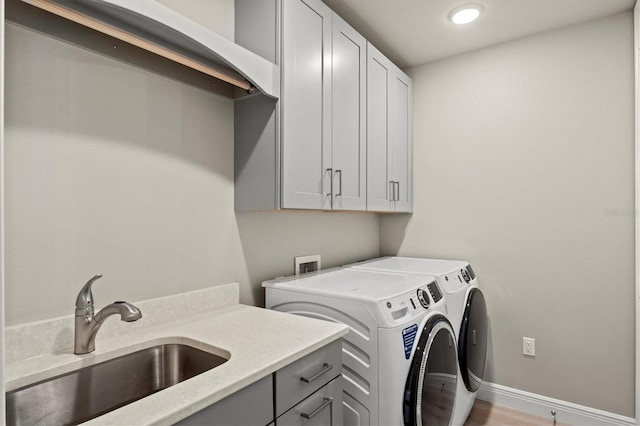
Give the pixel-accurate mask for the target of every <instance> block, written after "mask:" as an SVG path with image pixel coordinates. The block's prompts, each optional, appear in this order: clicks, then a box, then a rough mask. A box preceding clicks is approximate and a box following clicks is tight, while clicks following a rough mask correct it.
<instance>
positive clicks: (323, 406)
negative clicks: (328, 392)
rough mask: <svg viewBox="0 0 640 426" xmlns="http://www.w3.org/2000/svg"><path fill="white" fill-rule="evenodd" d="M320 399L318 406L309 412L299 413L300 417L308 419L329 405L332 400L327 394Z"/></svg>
mask: <svg viewBox="0 0 640 426" xmlns="http://www.w3.org/2000/svg"><path fill="white" fill-rule="evenodd" d="M322 400H323V402H322V405H321V406H319V407H318V408H316V409H315V410H313V411H312V412H310V413H300V417H302V418H303V419H307V420H309V419H311V418H313V417H314V416H315V415H316V414H318V413H319V412H320V411H322V410H324V409H325V408H326V407H328V406H329V405H331V403H332V402H333V398H329V397H328V396H325V397H324V398H322Z"/></svg>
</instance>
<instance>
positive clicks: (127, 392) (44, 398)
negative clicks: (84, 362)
mask: <svg viewBox="0 0 640 426" xmlns="http://www.w3.org/2000/svg"><path fill="white" fill-rule="evenodd" d="M226 361H227V360H226V359H225V358H222V357H220V356H217V355H214V354H211V353H208V352H204V351H201V350H199V349H196V348H193V347H191V346H186V345H180V344H166V345H160V346H154V347H152V348H148V349H144V350H141V351H138V352H134V353H131V354H128V355H124V356H121V357H119V358H114V359H111V360H109V361H105V362H102V363H100V364H95V365H91V366H88V367H84V368H81V369H79V370H76V371H73V372H71V373H67V374H64V375H61V376H57V377H54V378H51V379H48V380H45V381H42V382H39V383H35V384H32V385H29V386H26V387H23V388H20V389H16V390H14V391H11V392H7V394H6V410H7V425H63V424H64V425H68V424H78V423H82V422H84V421H87V420H90V419H93V418H94V417H98V416H100V415H102V414H105V413H108V412H109V411H112V410H115V409H116V408H119V407H122V406H123V405H126V404H129V403H131V402H134V401H137V400H139V399H141V398H144V397H145V396H149V395H151V394H153V393H155V392H158V391H161V390H162V389H166V388H168V387H170V386H173V385H175V384H177V383H180V382H182V381H184V380H187V379H189V378H191V377H193V376H196V375H198V374H200V373H203V372H205V371H207V370H211V369H212V368H215V367H217V366H219V365H220V364H223V363H224V362H226Z"/></svg>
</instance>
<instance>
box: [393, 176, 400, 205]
mask: <svg viewBox="0 0 640 426" xmlns="http://www.w3.org/2000/svg"><path fill="white" fill-rule="evenodd" d="M395 185H396V187H397V189H396V198H395V200H393V201H400V182H399V181H396V182H395Z"/></svg>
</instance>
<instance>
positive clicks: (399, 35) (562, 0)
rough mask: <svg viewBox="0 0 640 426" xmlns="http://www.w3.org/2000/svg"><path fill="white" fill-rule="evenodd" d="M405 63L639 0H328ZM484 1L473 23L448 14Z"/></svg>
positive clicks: (561, 23) (595, 15)
mask: <svg viewBox="0 0 640 426" xmlns="http://www.w3.org/2000/svg"><path fill="white" fill-rule="evenodd" d="M323 1H324V2H325V3H326V4H327V5H328V6H329V7H331V8H332V9H333V10H334V11H336V13H338V15H340V16H342V17H343V18H344V19H345V20H346V21H347V22H349V23H350V24H351V25H352V26H353V27H354V28H355V29H356V30H358V31H359V32H360V33H361V34H362V35H363V36H364V37H365V38H367V39H368V40H369V41H371V43H373V44H374V45H375V46H376V47H377V48H378V49H379V50H380V51H382V52H383V53H384V54H385V55H387V56H388V57H389V58H390V59H391V60H392V61H393V62H395V63H396V64H397V65H399V66H400V67H408V66H414V65H420V64H424V63H426V62H430V61H434V60H436V59H440V58H444V57H447V56H452V55H456V54H459V53H463V52H468V51H471V50H475V49H479V48H482V47H486V46H490V45H493V44H497V43H502V42H504V41H507V40H512V39H516V38H519V37H523V36H528V35H531V34H535V33H540V32H543V31H548V30H552V29H556V28H561V27H565V26H569V25H573V24H577V23H581V22H586V21H590V20H593V19H597V18H601V17H605V16H609V15H614V14H616V13H620V12H623V11H626V10H631V9H632V8H633V5H634V3H635V0H468V1H465V0H323ZM468 3H480V4H482V5H483V7H484V13H483V14H482V15H481V16H480V18H479V19H478V20H477V21H475V22H472V23H471V24H468V25H455V24H453V23H451V22H450V21H449V20H448V18H447V15H448V14H449V12H450V11H451V9H453V8H455V7H456V6H459V5H463V4H468Z"/></svg>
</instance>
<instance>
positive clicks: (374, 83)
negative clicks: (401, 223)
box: [367, 43, 395, 212]
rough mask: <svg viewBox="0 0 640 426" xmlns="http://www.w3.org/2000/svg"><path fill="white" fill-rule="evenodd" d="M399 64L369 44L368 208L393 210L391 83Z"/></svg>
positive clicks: (384, 210)
mask: <svg viewBox="0 0 640 426" xmlns="http://www.w3.org/2000/svg"><path fill="white" fill-rule="evenodd" d="M394 68H395V66H394V65H393V64H392V63H391V62H390V61H389V60H388V59H387V58H386V57H385V56H384V55H383V54H382V53H380V52H379V51H378V49H376V48H375V47H373V45H371V43H367V210H373V211H382V212H386V211H391V210H392V208H393V201H392V196H391V195H392V194H393V185H394V184H393V182H392V178H391V174H390V170H389V162H388V161H387V160H388V156H389V152H390V151H389V150H390V146H389V137H390V131H391V129H390V123H389V121H390V120H389V105H390V92H391V88H390V82H391V75H392V73H393V70H394Z"/></svg>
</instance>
